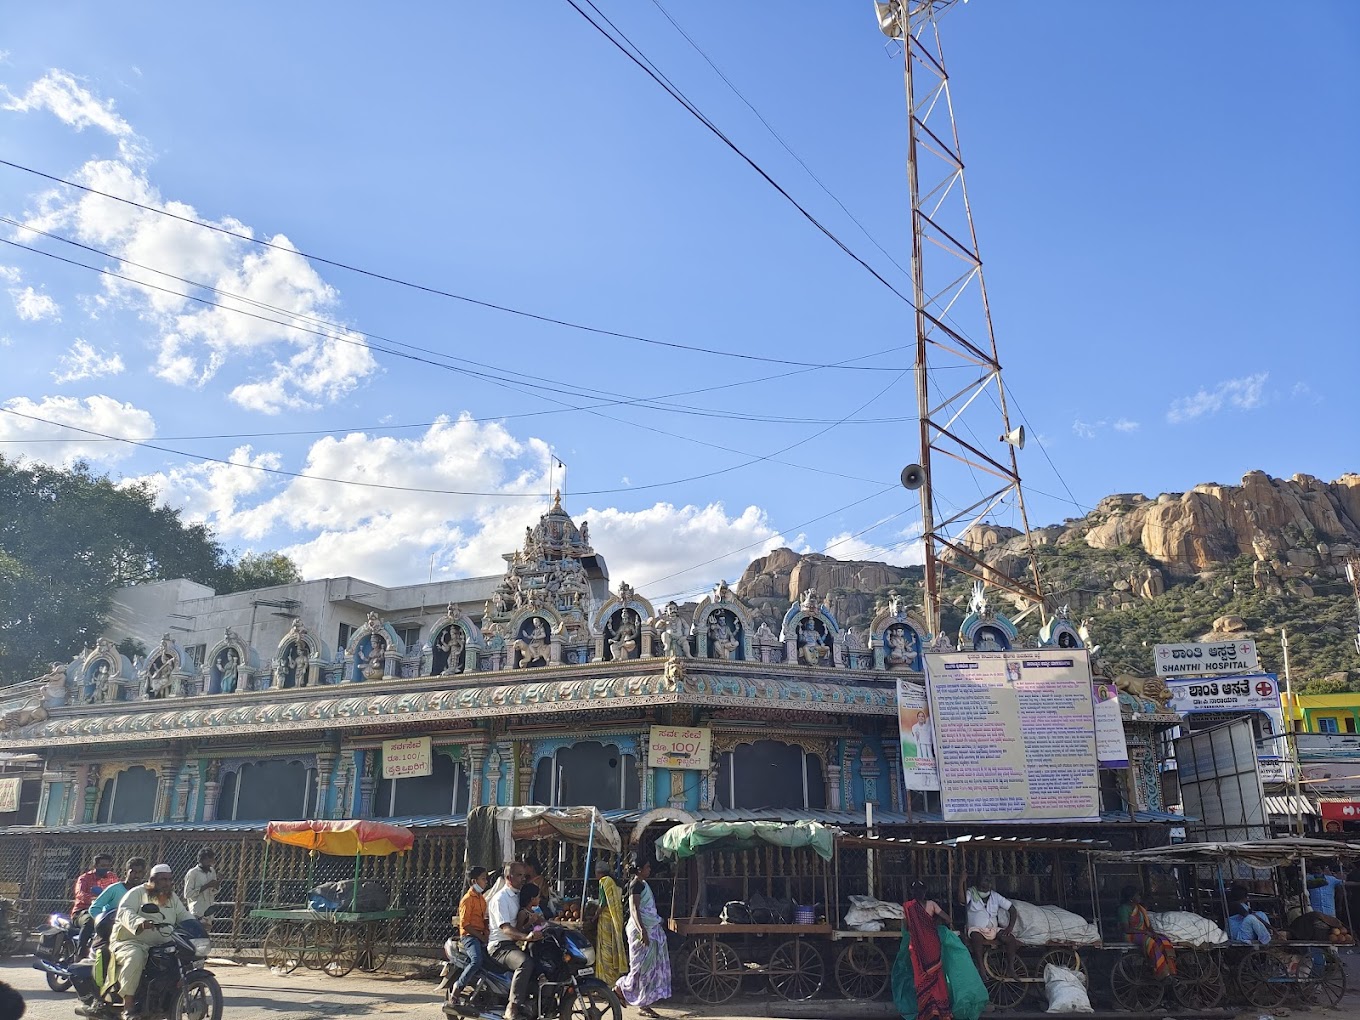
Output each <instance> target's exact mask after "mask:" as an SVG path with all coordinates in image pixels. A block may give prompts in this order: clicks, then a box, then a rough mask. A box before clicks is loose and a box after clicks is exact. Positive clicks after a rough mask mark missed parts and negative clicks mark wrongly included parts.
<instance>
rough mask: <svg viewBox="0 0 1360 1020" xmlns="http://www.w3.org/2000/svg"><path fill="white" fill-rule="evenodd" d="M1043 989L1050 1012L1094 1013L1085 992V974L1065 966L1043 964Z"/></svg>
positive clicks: (1089, 998)
mask: <svg viewBox="0 0 1360 1020" xmlns="http://www.w3.org/2000/svg"><path fill="white" fill-rule="evenodd" d="M1044 991H1045V992H1046V993H1047V994H1048V1012H1050V1013H1094V1012H1095V1010H1094V1009H1092V1008H1091V997H1090V996H1089V995H1087V994H1086V975H1085V974H1079V973H1077V972H1076V971H1075V970H1068V969H1067V968H1066V967H1055V966H1054V965H1053V964H1051V963H1049V964H1045V965H1044Z"/></svg>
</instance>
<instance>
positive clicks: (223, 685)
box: [217, 648, 241, 694]
mask: <svg viewBox="0 0 1360 1020" xmlns="http://www.w3.org/2000/svg"><path fill="white" fill-rule="evenodd" d="M217 673H218V676H219V677H220V678H221V679H219V680H218V683H217V689H218V690H219V691H221V692H222V693H223V694H235V693H236V687H237V685H238V684H239V683H240V682H241V656H240V655H239V654H238V653H237V651H236V649H235V648H228V649H227V650H226V651H224V652H223V653H222V654H221V655H219V656H218V657H217Z"/></svg>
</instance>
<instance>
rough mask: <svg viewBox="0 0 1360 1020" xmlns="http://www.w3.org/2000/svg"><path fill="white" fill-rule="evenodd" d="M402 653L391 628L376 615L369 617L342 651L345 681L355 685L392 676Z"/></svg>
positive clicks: (401, 648) (372, 614)
mask: <svg viewBox="0 0 1360 1020" xmlns="http://www.w3.org/2000/svg"><path fill="white" fill-rule="evenodd" d="M405 651H406V646H405V645H403V644H402V642H401V638H399V637H397V632H396V631H395V630H394V629H393V628H392V625H391V624H390V623H384V622H383V621H382V619H381V618H379V616H378V614H377V613H369V614H368V619H367V620H365V621H364V625H363V626H362V627H360V628H359V629H358V630H356V631H355V632H354V634H353V635H352V636H351V637H350V641H349V647H348V648H346V649H345V663H346V665H345V679H346V680H350V681H354V682H358V681H360V680H381V679H382V678H383V677H385V676H391V675H392V674H393V673H394V672H395V671H396V668H397V660H398V659H399V658H400V657H401V656H402V655H403V654H404V653H405Z"/></svg>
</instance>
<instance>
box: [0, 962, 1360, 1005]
mask: <svg viewBox="0 0 1360 1020" xmlns="http://www.w3.org/2000/svg"><path fill="white" fill-rule="evenodd" d="M1343 959H1344V960H1345V961H1346V964H1347V970H1348V977H1349V979H1350V987H1351V988H1352V989H1354V988H1357V987H1358V984H1357V982H1358V980H1360V955H1346V956H1343ZM31 962H32V958H31V957H27V956H23V957H16V958H14V959H9V960H0V980H4V981H7V982H9V983H10V984H11V985H13V986H14V987H15V988H17V989H19V991H21V992H22V993H23V995H24V998H25V999H26V1000H27V1002H28V1012H27V1013H26V1014H25V1020H72V1018H73V1017H75V1013H74V1012H73V1010H72V1007H73V1006H74V1005H75V1004H76V1002H77V1000H76V997H75V994H74V993H72V992H66V993H64V994H57V993H54V992H52V991H50V990H49V989H48V987H47V983H46V981H45V980H44V978H43V975H42V973H41V972H40V971H37V970H34V969H33V968H32V966H31ZM212 969H213V971H214V972H215V973H216V974H217V976H218V978H219V979H220V980H221V982H222V988H223V991H224V993H225V996H226V1010H225V1013H224V1018H225V1020H323V1018H327V1017H380V1016H411V1017H428V1018H429V1020H442V1017H443V1014H442V1013H441V1012H440V1010H439V1007H438V999H437V998H436V997H435V995H434V992H433V985H434V982H433V981H432V980H429V981H427V980H414V979H411V980H407V979H404V978H403V977H401V976H400V975H397V974H393V975H388V976H381V977H369V976H365V975H361V974H359V973H357V972H356V973H353V974H350V975H348V976H346V977H343V978H339V979H335V978H329V977H326V976H325V975H318V974H316V973H314V972H310V971H296V972H294V973H293V974H289V975H287V976H284V977H277V976H275V975H274V974H272V973H271V972H270V971H268V970H266V969H265V968H264V967H262V966H259V965H247V966H242V965H237V964H231V963H227V962H225V961H222V962H215V963H214V964H213V967H212ZM657 1012H659V1013H660V1014H661V1015H662V1017H664V1018H665V1020H737V1018H742V1020H745V1018H749V1017H793V1018H799V1020H824V1018H831V1017H835V1018H836V1020H887V1018H891V1017H893V1016H894V1014H893V1013H892V1011H891V1009H890V1007H889V1006H888V1005H887V1004H886V1003H869V1004H860V1003H848V1002H843V1001H838V1000H834V999H826V1000H819V1001H816V1002H810V1003H786V1002H782V1001H778V1000H770V999H767V998H764V997H759V996H746V997H739V998H738V999H737V1000H734V1001H733V1002H731V1003H728V1004H726V1005H724V1006H721V1007H711V1008H709V1007H703V1006H697V1005H694V1004H691V1003H684V1002H673V1003H661V1004H658V1006H657ZM639 1015H640V1014H638V1013H637V1011H636V1010H632V1009H629V1008H627V1007H625V1009H624V1016H625V1018H634V1020H635V1018H637V1017H638V1016H639ZM1003 1015H1006V1016H1008V1017H1010V1018H1014V1020H1020V1018H1022V1017H1027V1016H1028V1017H1032V1016H1034V1014H1018V1013H1016V1014H1003ZM1115 1015H1116V1016H1119V1015H1123V1016H1128V1014H1115ZM1166 1015H1167V1016H1169V1017H1177V1016H1178V1015H1180V1014H1179V1013H1178V1012H1177V1011H1175V1010H1171V1011H1168V1012H1167V1013H1166ZM1242 1016H1243V1018H1249V1020H1257V1016H1258V1015H1257V1014H1256V1013H1254V1012H1253V1013H1249V1014H1243V1015H1242ZM1273 1016H1275V1017H1277V1018H1284V1017H1294V1018H1295V1020H1302V1018H1304V1017H1307V1018H1309V1020H1360V992H1355V991H1352V992H1348V993H1347V995H1346V998H1345V999H1343V1000H1342V1005H1341V1008H1339V1009H1324V1008H1314V1009H1312V1010H1299V1009H1287V1008H1286V1009H1279V1010H1275V1011H1274V1013H1273Z"/></svg>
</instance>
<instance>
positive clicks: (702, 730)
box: [647, 726, 713, 772]
mask: <svg viewBox="0 0 1360 1020" xmlns="http://www.w3.org/2000/svg"><path fill="white" fill-rule="evenodd" d="M647 764H648V765H650V766H651V767H652V768H654V769H698V770H700V771H701V772H704V771H707V770H708V769H709V768H710V766H711V765H712V764H713V731H712V730H710V729H709V728H708V727H706V726H653V727H652V735H651V739H650V740H649V741H648V743H647Z"/></svg>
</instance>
